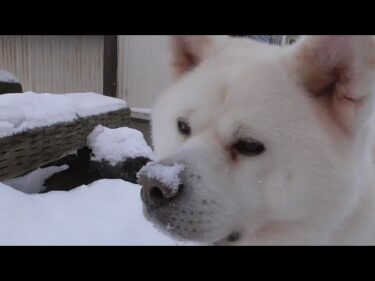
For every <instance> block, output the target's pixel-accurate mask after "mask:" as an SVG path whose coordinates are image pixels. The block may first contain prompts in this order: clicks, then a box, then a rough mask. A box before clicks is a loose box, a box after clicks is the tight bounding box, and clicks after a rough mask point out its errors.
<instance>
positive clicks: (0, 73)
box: [0, 69, 19, 83]
mask: <svg viewBox="0 0 375 281" xmlns="http://www.w3.org/2000/svg"><path fill="white" fill-rule="evenodd" d="M0 82H6V83H19V81H18V79H17V77H16V76H14V75H13V74H11V73H9V72H8V71H5V70H3V69H0Z"/></svg>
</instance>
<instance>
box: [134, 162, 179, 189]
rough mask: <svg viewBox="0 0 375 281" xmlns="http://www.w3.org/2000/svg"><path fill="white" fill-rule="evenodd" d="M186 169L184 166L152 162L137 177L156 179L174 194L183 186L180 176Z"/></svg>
mask: <svg viewBox="0 0 375 281" xmlns="http://www.w3.org/2000/svg"><path fill="white" fill-rule="evenodd" d="M184 168H185V166H184V165H182V164H174V165H172V166H168V165H162V164H159V163H155V162H150V163H148V164H147V165H145V166H144V167H143V168H142V169H141V170H140V171H139V172H138V174H137V177H138V178H140V177H142V176H146V177H147V178H152V179H156V180H158V181H159V182H160V183H162V184H163V185H165V186H167V187H168V188H169V189H170V190H171V191H172V192H176V191H177V190H178V187H179V185H180V184H181V178H180V174H181V172H182V171H183V170H184Z"/></svg>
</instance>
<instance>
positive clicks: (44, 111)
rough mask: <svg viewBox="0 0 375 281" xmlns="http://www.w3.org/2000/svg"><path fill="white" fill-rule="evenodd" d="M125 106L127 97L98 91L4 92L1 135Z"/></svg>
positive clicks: (68, 120)
mask: <svg viewBox="0 0 375 281" xmlns="http://www.w3.org/2000/svg"><path fill="white" fill-rule="evenodd" d="M126 106H127V104H126V102H125V101H124V100H121V99H116V98H111V97H107V96H103V95H99V94H95V93H72V94H63V95H56V94H48V93H43V94H42V93H40V94H39V93H34V92H25V93H22V94H4V95H1V96H0V137H5V136H9V135H13V134H16V133H19V132H22V131H24V130H27V129H32V128H36V127H42V126H49V125H52V124H55V123H57V122H70V121H73V120H75V119H77V118H78V117H87V116H92V115H97V114H101V113H106V112H111V111H116V110H119V109H122V108H125V107H126Z"/></svg>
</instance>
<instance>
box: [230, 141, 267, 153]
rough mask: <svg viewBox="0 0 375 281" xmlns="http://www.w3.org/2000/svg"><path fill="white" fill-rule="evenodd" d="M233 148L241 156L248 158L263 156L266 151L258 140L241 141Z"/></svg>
mask: <svg viewBox="0 0 375 281" xmlns="http://www.w3.org/2000/svg"><path fill="white" fill-rule="evenodd" d="M233 148H234V149H235V150H236V151H237V152H238V153H240V154H243V155H246V156H256V155H259V154H262V153H263V152H264V150H265V147H264V144H263V143H261V142H260V141H257V140H253V139H252V140H239V141H238V142H236V143H235V144H234V145H233Z"/></svg>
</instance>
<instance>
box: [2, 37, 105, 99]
mask: <svg viewBox="0 0 375 281" xmlns="http://www.w3.org/2000/svg"><path fill="white" fill-rule="evenodd" d="M103 48H104V38H103V36H0V68H2V69H5V70H7V71H9V72H11V73H13V74H14V75H16V76H17V78H18V79H19V80H20V82H21V84H22V86H23V89H24V91H35V92H50V93H67V92H89V91H90V92H97V93H102V92H103Z"/></svg>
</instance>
